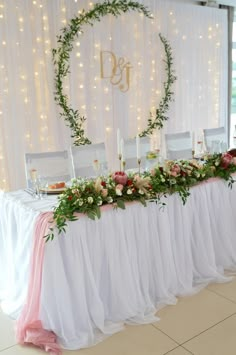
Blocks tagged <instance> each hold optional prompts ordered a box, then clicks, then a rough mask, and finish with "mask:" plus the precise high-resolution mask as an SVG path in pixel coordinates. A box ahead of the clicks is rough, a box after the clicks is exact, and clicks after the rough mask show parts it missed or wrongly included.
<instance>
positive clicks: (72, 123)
mask: <svg viewBox="0 0 236 355" xmlns="http://www.w3.org/2000/svg"><path fill="white" fill-rule="evenodd" d="M131 10H132V11H138V12H139V13H142V14H144V16H146V17H148V18H151V14H150V12H149V11H148V9H147V8H146V7H145V6H144V5H143V4H140V3H139V2H137V1H132V0H105V1H103V2H102V3H96V4H95V5H94V7H93V9H91V10H89V11H87V12H86V11H85V10H83V11H82V12H81V13H80V14H79V15H78V16H76V17H74V18H72V19H71V20H70V22H69V23H68V25H67V26H66V27H64V28H63V29H62V34H61V35H59V36H58V37H57V44H58V47H57V49H55V48H54V49H53V50H52V54H53V63H54V67H55V101H56V102H57V104H58V105H59V106H60V108H61V113H60V114H61V116H62V117H63V118H64V119H65V121H66V122H67V125H68V126H69V127H70V129H71V131H72V134H71V137H72V138H74V139H75V140H74V145H77V146H78V145H84V144H90V143H91V142H90V140H89V139H88V138H87V137H85V132H84V129H83V124H84V122H85V120H86V118H85V117H84V116H82V115H81V114H80V112H79V111H78V110H74V109H73V108H72V107H71V106H70V104H69V98H68V95H67V94H66V93H65V92H64V90H63V81H64V79H65V78H66V77H67V75H68V74H69V73H70V64H69V61H70V53H71V51H72V49H73V42H74V40H75V38H76V37H77V36H78V35H79V34H82V33H83V26H84V25H90V26H93V24H94V22H95V21H100V20H101V18H102V17H104V16H106V15H108V14H111V15H113V16H115V17H117V16H119V15H121V14H122V13H126V12H128V11H131Z"/></svg>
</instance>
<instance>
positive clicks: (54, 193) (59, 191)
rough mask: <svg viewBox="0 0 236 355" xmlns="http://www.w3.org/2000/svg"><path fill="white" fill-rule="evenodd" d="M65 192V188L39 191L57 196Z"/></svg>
mask: <svg viewBox="0 0 236 355" xmlns="http://www.w3.org/2000/svg"><path fill="white" fill-rule="evenodd" d="M65 190H66V188H65V187H61V188H60V189H49V188H46V189H40V191H42V192H44V193H46V194H48V195H59V194H61V193H62V192H64V191H65Z"/></svg>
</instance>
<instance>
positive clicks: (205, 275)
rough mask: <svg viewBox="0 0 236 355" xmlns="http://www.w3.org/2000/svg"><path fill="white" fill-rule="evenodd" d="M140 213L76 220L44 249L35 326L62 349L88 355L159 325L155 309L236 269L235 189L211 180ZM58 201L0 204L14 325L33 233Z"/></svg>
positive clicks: (1, 260)
mask: <svg viewBox="0 0 236 355" xmlns="http://www.w3.org/2000/svg"><path fill="white" fill-rule="evenodd" d="M165 202H166V207H165V208H164V209H160V206H159V205H158V204H156V203H153V202H152V203H148V206H147V207H146V208H145V207H143V206H142V205H141V204H139V203H134V204H130V205H128V206H127V208H126V210H113V209H110V210H108V211H104V212H103V213H102V217H101V219H100V220H97V221H92V220H89V219H88V218H87V217H85V216H83V217H81V218H80V219H79V220H78V221H77V222H71V223H69V224H68V228H67V233H66V235H60V236H56V238H55V239H54V240H53V241H52V242H48V243H47V244H46V248H45V256H44V267H43V280H42V293H41V307H40V319H41V320H42V323H43V326H44V328H46V329H50V330H53V331H54V332H55V333H56V334H57V336H58V340H59V343H60V344H61V345H62V346H63V347H65V348H68V349H79V348H81V347H87V346H91V345H93V344H95V343H96V342H98V341H100V340H102V339H103V338H104V337H106V336H107V335H108V334H112V333H114V332H116V331H118V330H120V329H121V328H122V326H123V324H124V323H146V322H152V321H154V320H156V318H155V317H154V315H155V313H156V310H157V309H158V308H160V307H161V306H163V305H165V304H174V303H175V302H176V296H181V295H187V294H191V293H193V292H196V291H197V290H199V289H200V288H201V287H204V286H205V285H207V284H208V283H209V282H225V281H228V279H227V278H226V277H225V276H224V269H229V270H235V269H236V235H235V231H236V218H235V211H236V186H234V187H233V189H232V190H230V189H229V188H228V187H227V184H226V183H225V182H224V181H221V180H217V181H210V182H207V183H202V184H201V185H199V186H196V187H194V188H192V189H191V196H190V197H189V199H188V201H187V204H186V205H185V206H183V204H182V202H181V200H180V198H179V196H178V195H176V194H175V195H172V196H169V197H168V198H167V199H166V201H165ZM54 204H55V199H53V198H49V199H46V200H41V201H35V200H33V199H32V198H31V196H29V195H27V194H26V193H25V192H23V191H17V192H13V193H8V194H2V195H1V196H0V270H1V271H0V299H1V300H2V308H3V310H4V311H5V312H6V313H7V314H9V315H11V316H12V317H15V318H16V317H18V316H19V314H20V311H21V309H22V306H23V303H24V299H25V296H26V291H27V283H28V276H29V256H30V252H31V247H32V233H33V232H32V230H33V225H34V221H35V218H36V217H37V216H38V214H39V213H40V211H45V210H50V209H51V208H52V206H53V205H54Z"/></svg>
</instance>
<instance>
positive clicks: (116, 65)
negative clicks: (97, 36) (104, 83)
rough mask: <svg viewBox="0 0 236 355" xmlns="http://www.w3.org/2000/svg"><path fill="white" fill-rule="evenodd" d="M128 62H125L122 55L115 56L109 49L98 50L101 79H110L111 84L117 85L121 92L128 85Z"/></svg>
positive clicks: (124, 90) (127, 88) (129, 65)
mask: <svg viewBox="0 0 236 355" xmlns="http://www.w3.org/2000/svg"><path fill="white" fill-rule="evenodd" d="M131 68H132V66H131V64H130V62H125V59H124V58H123V57H120V58H117V57H116V56H115V54H114V53H113V52H111V51H101V52H100V71H101V73H100V74H101V78H102V79H110V83H111V84H112V85H115V86H116V85H118V88H119V89H120V91H122V92H126V91H128V90H129V87H130V69H131Z"/></svg>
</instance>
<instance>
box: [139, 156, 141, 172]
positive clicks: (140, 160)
mask: <svg viewBox="0 0 236 355" xmlns="http://www.w3.org/2000/svg"><path fill="white" fill-rule="evenodd" d="M140 169H141V159H140V158H139V159H138V173H139V175H140Z"/></svg>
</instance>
